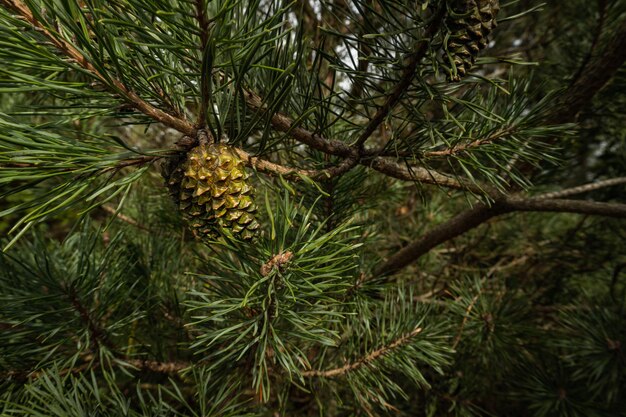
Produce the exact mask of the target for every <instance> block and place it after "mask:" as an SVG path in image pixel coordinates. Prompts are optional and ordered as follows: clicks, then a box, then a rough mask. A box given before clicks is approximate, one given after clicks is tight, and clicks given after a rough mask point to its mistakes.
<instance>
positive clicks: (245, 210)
mask: <svg viewBox="0 0 626 417" xmlns="http://www.w3.org/2000/svg"><path fill="white" fill-rule="evenodd" d="M163 176H164V177H165V180H166V183H167V186H168V188H169V190H170V194H171V195H172V197H173V198H174V201H175V202H176V204H177V206H178V208H179V210H180V211H181V212H182V213H183V216H184V217H185V219H186V220H187V222H188V223H189V225H190V226H191V228H192V229H193V230H194V232H195V233H196V235H197V236H199V237H201V238H207V239H209V240H214V239H216V238H218V237H219V236H233V237H237V238H240V239H243V240H250V239H252V238H253V237H254V236H255V235H256V231H257V229H258V228H259V224H258V222H257V221H256V219H255V217H254V214H255V212H256V206H255V204H254V199H253V188H252V186H251V185H250V184H249V182H248V177H249V175H248V174H247V173H246V171H245V165H244V163H243V161H242V160H241V158H239V156H238V155H237V153H236V152H234V151H233V150H232V148H231V147H230V146H228V145H225V144H222V143H217V144H208V145H199V146H196V147H195V148H193V149H191V150H190V151H189V152H188V153H187V154H186V155H185V156H184V157H181V158H179V159H172V161H170V163H169V164H167V165H166V166H164V167H163Z"/></svg>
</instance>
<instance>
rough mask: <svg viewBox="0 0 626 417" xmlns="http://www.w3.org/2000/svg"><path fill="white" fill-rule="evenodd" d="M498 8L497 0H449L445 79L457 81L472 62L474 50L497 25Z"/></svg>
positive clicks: (482, 45) (475, 51)
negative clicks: (447, 72)
mask: <svg viewBox="0 0 626 417" xmlns="http://www.w3.org/2000/svg"><path fill="white" fill-rule="evenodd" d="M498 10H500V4H499V2H498V0H451V1H449V6H448V15H447V17H446V26H447V28H448V32H449V36H448V38H447V41H446V50H447V53H448V59H449V64H450V67H449V68H448V71H449V74H448V81H460V80H461V78H462V77H463V76H465V74H466V73H467V71H468V70H469V69H470V68H471V67H472V65H474V62H475V61H476V56H477V55H478V52H480V50H481V49H484V48H485V47H486V46H487V44H488V43H489V42H488V40H487V36H489V34H490V33H491V31H492V30H493V29H494V28H495V27H496V25H497V22H496V15H497V14H498Z"/></svg>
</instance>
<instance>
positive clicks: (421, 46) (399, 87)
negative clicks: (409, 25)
mask: <svg viewBox="0 0 626 417" xmlns="http://www.w3.org/2000/svg"><path fill="white" fill-rule="evenodd" d="M443 10H444V8H443V7H440V8H439V10H438V11H437V13H436V14H435V15H434V16H433V18H432V22H431V23H430V25H429V26H428V28H426V31H425V33H424V35H423V36H422V39H421V40H420V41H419V42H418V44H417V45H416V47H415V51H414V52H413V53H412V54H411V55H410V56H409V57H408V58H407V61H406V64H405V67H404V70H403V71H402V77H401V78H400V81H399V82H398V83H397V84H396V86H395V87H394V88H393V90H391V93H390V94H389V96H387V100H385V103H383V105H382V106H381V107H379V108H378V110H377V111H376V114H375V115H374V117H372V118H371V119H370V121H369V122H368V124H367V125H366V126H365V130H363V132H362V133H361V134H360V135H359V137H358V138H357V140H356V141H355V142H354V145H355V146H356V147H357V148H359V149H361V148H362V147H363V144H364V143H365V141H366V140H367V139H369V137H370V136H371V135H372V133H374V131H375V130H376V128H378V126H380V124H381V123H382V122H383V120H385V117H387V116H388V115H389V113H390V112H391V110H392V109H393V108H394V107H395V105H396V104H398V102H399V101H400V99H401V98H402V96H403V95H404V93H405V92H406V91H407V89H408V88H409V86H410V85H411V83H412V82H413V78H414V77H415V73H416V71H417V66H418V65H419V63H420V62H421V60H422V59H423V58H424V56H425V55H426V52H428V45H429V43H430V39H431V38H432V37H433V36H434V35H435V33H437V30H439V26H440V25H441V20H442V17H443Z"/></svg>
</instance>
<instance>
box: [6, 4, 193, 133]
mask: <svg viewBox="0 0 626 417" xmlns="http://www.w3.org/2000/svg"><path fill="white" fill-rule="evenodd" d="M0 4H3V5H4V6H6V7H7V8H9V9H11V10H13V11H15V12H16V13H17V14H18V15H20V16H21V17H22V18H23V19H25V20H26V21H28V22H29V23H30V24H31V26H33V27H34V28H35V29H36V30H37V31H38V32H39V33H41V34H42V35H44V36H45V37H46V38H48V40H49V41H50V42H51V43H52V44H53V45H54V46H55V47H56V48H57V49H58V50H59V51H60V52H61V53H62V54H63V55H65V56H66V57H68V58H70V59H71V60H72V61H74V62H76V63H77V64H78V65H80V66H81V67H82V68H84V69H85V70H87V71H89V72H90V73H91V74H93V76H94V77H96V78H97V79H98V80H99V81H100V82H102V83H103V84H104V85H107V86H109V87H110V88H111V89H112V90H113V92H115V93H119V94H121V95H122V96H124V97H125V98H126V100H128V101H129V102H130V104H132V105H133V107H135V108H136V109H137V110H139V111H141V112H142V113H144V114H146V115H147V116H149V117H151V118H153V119H154V120H156V121H158V122H160V123H163V124H164V125H166V126H169V127H171V128H174V129H176V130H178V131H179V132H182V133H184V134H186V135H193V134H195V131H196V129H195V127H194V126H193V125H192V124H191V123H189V121H187V120H185V119H183V118H180V117H175V116H173V115H171V114H169V113H166V112H164V111H163V110H161V109H158V108H156V107H155V106H153V105H152V104H150V103H148V102H147V101H145V100H143V99H142V98H141V97H139V96H138V95H137V94H136V93H134V92H132V91H130V90H129V89H128V88H127V87H126V86H125V85H124V84H123V83H122V82H121V81H119V80H117V79H115V78H109V77H106V76H105V75H104V74H102V73H101V72H100V71H98V69H96V67H94V66H93V64H91V63H90V62H89V60H88V59H87V57H85V56H84V55H83V54H82V53H81V52H80V51H79V50H78V49H76V47H74V45H72V44H71V43H70V42H68V41H67V40H65V39H63V38H61V37H58V36H57V35H56V34H54V33H52V32H50V31H49V30H48V29H47V28H46V27H45V26H44V25H43V24H42V23H41V22H40V21H39V20H37V18H36V17H35V16H34V15H33V13H32V12H31V11H30V8H29V7H28V6H27V5H26V4H24V3H22V2H21V1H19V0H0ZM109 80H110V81H109Z"/></svg>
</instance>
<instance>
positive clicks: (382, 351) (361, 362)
mask: <svg viewBox="0 0 626 417" xmlns="http://www.w3.org/2000/svg"><path fill="white" fill-rule="evenodd" d="M421 332H422V328H421V327H416V328H415V329H413V330H412V331H411V332H410V333H407V334H404V335H402V336H400V337H399V338H397V339H396V340H394V341H393V342H391V343H390V344H388V345H385V346H383V347H381V348H379V349H376V350H374V351H372V352H370V353H368V354H367V355H366V356H364V357H362V358H360V359H358V360H357V361H355V362H348V363H346V364H345V365H343V366H341V367H339V368H333V369H327V370H325V371H322V370H310V371H305V372H302V375H303V376H305V377H322V378H334V377H337V376H341V375H345V374H347V373H348V372H352V371H354V370H356V369H359V368H361V367H362V366H365V365H368V364H369V363H371V362H374V361H375V360H377V359H379V358H381V357H382V356H384V355H386V354H387V353H389V352H390V351H392V350H394V349H397V348H399V347H400V346H403V345H406V344H407V343H409V341H410V340H411V339H412V338H413V337H415V336H417V335H418V334H420V333H421Z"/></svg>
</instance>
